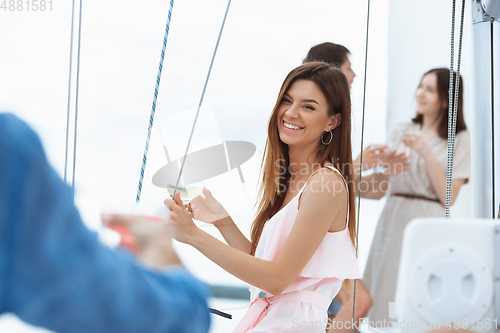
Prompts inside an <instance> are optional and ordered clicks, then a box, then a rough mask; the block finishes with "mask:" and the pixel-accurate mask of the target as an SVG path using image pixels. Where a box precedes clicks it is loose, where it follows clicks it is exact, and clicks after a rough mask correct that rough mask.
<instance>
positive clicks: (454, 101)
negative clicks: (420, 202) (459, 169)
mask: <svg viewBox="0 0 500 333" xmlns="http://www.w3.org/2000/svg"><path fill="white" fill-rule="evenodd" d="M455 2H456V0H453V4H452V10H451V12H452V14H451V15H452V16H451V56H450V87H449V90H448V165H447V171H446V218H447V219H449V218H450V203H451V181H452V174H453V154H454V151H455V131H456V125H457V106H458V92H459V89H460V60H461V53H462V35H463V26H464V11H465V0H462V13H461V17H460V33H459V42H458V56H457V71H456V79H455V82H456V83H455V94H454V95H453V81H454V77H453V74H454V71H453V67H454V56H455Z"/></svg>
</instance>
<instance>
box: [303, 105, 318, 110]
mask: <svg viewBox="0 0 500 333" xmlns="http://www.w3.org/2000/svg"><path fill="white" fill-rule="evenodd" d="M304 109H307V110H311V111H314V110H316V109H315V108H313V107H312V106H310V105H304Z"/></svg>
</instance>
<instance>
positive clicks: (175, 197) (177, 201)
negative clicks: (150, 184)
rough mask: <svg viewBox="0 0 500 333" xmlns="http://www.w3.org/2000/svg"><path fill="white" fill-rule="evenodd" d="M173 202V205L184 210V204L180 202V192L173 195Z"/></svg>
mask: <svg viewBox="0 0 500 333" xmlns="http://www.w3.org/2000/svg"><path fill="white" fill-rule="evenodd" d="M174 201H175V203H176V204H177V205H178V206H179V207H182V208H184V204H183V203H182V200H181V192H180V191H177V192H175V195H174Z"/></svg>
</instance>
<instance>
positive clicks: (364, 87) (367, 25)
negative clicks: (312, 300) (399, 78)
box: [351, 0, 370, 333]
mask: <svg viewBox="0 0 500 333" xmlns="http://www.w3.org/2000/svg"><path fill="white" fill-rule="evenodd" d="M369 26H370V0H368V7H367V10H366V42H365V73H364V79H363V112H362V121H361V157H360V159H359V163H360V168H359V180H358V209H357V212H358V216H357V221H356V255H357V253H358V246H359V244H358V242H359V212H360V208H361V193H360V187H361V174H362V173H363V139H364V137H365V135H364V132H365V102H366V73H367V68H368V36H369V34H368V32H369ZM354 176H355V177H356V175H354ZM352 297H353V302H352V323H354V312H355V308H356V279H354V290H353V295H352ZM351 332H352V333H354V325H352V329H351Z"/></svg>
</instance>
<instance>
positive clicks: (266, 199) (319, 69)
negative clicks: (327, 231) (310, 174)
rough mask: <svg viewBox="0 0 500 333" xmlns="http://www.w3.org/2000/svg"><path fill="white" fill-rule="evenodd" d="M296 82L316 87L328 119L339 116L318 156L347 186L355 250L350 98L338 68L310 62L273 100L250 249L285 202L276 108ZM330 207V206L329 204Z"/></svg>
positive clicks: (284, 152)
mask: <svg viewBox="0 0 500 333" xmlns="http://www.w3.org/2000/svg"><path fill="white" fill-rule="evenodd" d="M296 80H309V81H312V82H314V83H316V84H317V85H318V87H319V88H320V89H321V91H322V92H323V95H324V96H325V98H326V100H327V103H328V111H327V112H328V116H329V117H330V116H334V115H336V114H340V115H341V122H340V125H339V126H338V127H336V128H335V129H334V130H332V131H331V132H332V133H333V138H332V140H331V143H330V144H328V145H324V144H322V143H321V140H320V138H318V146H319V148H318V151H317V157H318V159H319V163H320V165H321V166H324V165H325V163H326V162H331V163H332V164H333V165H334V166H335V167H336V168H337V169H338V170H339V171H340V173H341V174H342V175H343V176H344V178H345V180H346V181H347V185H348V192H349V193H348V194H349V208H350V209H349V216H348V219H349V235H350V237H351V241H352V244H353V245H354V246H355V247H356V224H355V210H354V196H355V194H354V184H355V183H354V177H353V173H352V168H351V167H352V151H351V98H350V93H349V86H348V84H347V79H346V77H345V76H344V74H342V72H341V71H340V70H338V69H335V68H333V67H332V66H330V65H328V64H326V63H322V62H312V63H307V64H304V65H301V66H299V67H297V68H295V69H294V70H292V71H291V72H290V73H289V74H288V76H287V77H286V78H285V81H284V82H283V85H282V86H281V90H280V92H279V95H278V99H277V100H276V105H275V106H274V109H273V112H272V114H271V117H270V118H269V124H268V130H267V133H268V136H267V141H266V147H265V150H264V157H263V159H262V164H261V176H262V183H261V186H260V190H259V199H258V202H257V216H256V218H255V220H254V222H253V224H252V229H251V236H252V249H251V254H252V255H254V254H255V249H256V247H257V244H258V242H259V239H260V236H261V234H262V230H263V229H264V225H265V224H266V222H267V221H268V220H269V219H270V218H271V217H272V216H273V215H274V214H276V213H277V212H278V210H279V208H280V207H281V205H282V204H283V201H284V199H285V194H286V189H287V186H288V183H289V180H290V172H289V163H290V161H289V157H288V145H286V144H285V143H283V142H282V141H281V139H280V137H279V133H278V124H279V121H280V120H279V119H277V112H278V108H279V106H280V104H281V101H282V99H283V96H284V94H285V93H286V92H287V91H288V89H289V88H290V87H291V85H292V84H293V83H294V82H295V81H296ZM323 136H324V139H323V140H324V141H325V142H328V140H329V139H330V133H329V132H325V133H323ZM332 204H333V203H332Z"/></svg>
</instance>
